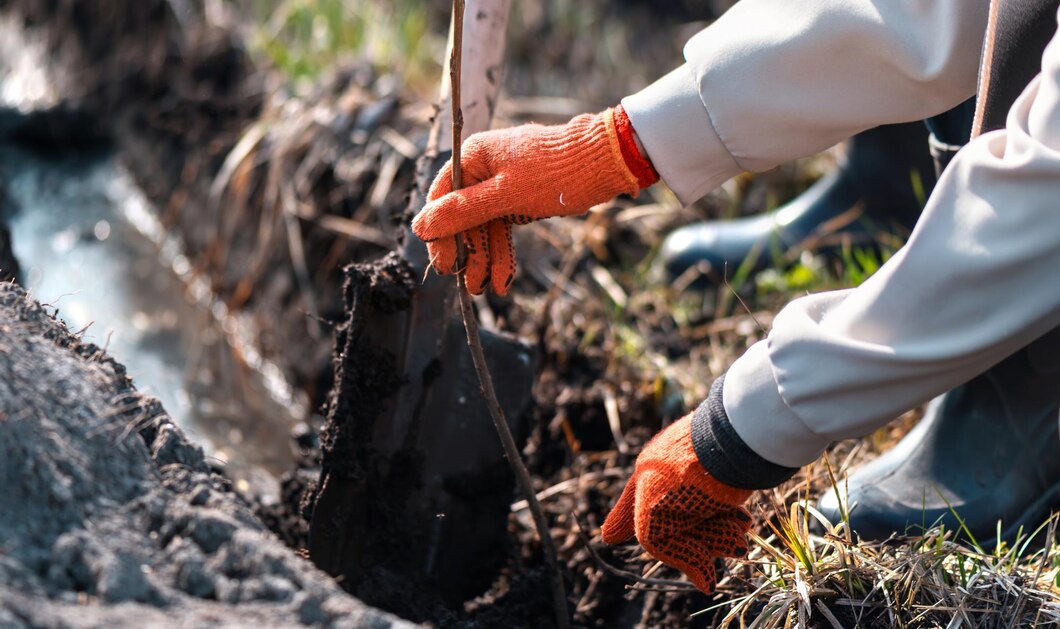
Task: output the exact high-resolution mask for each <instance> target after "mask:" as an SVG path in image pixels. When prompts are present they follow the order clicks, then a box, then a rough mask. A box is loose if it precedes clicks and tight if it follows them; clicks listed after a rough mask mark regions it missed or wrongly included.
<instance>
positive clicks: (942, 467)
mask: <svg viewBox="0 0 1060 629" xmlns="http://www.w3.org/2000/svg"><path fill="white" fill-rule="evenodd" d="M1058 417H1060V329H1058V330H1054V331H1053V332H1051V333H1049V334H1047V335H1046V336H1045V337H1042V338H1041V339H1039V340H1038V341H1036V342H1035V343H1033V344H1032V345H1030V346H1029V347H1027V348H1026V349H1024V350H1021V351H1019V352H1017V353H1016V354H1014V355H1013V356H1011V357H1009V358H1007V359H1005V360H1004V361H1003V362H1001V363H1000V364H998V365H996V366H994V367H992V368H991V369H990V370H989V371H987V372H986V373H984V374H982V375H981V376H979V377H977V378H975V379H974V380H972V381H970V382H968V383H967V384H964V385H962V386H960V387H958V388H956V389H954V390H953V391H950V392H949V393H947V394H946V395H943V396H942V397H940V398H938V399H936V400H934V401H933V402H932V403H931V405H930V406H929V408H928V411H927V414H926V415H925V417H924V419H923V420H921V422H920V423H919V424H918V425H917V426H916V428H914V429H913V430H912V432H910V433H909V434H908V435H907V436H906V437H905V438H904V439H903V440H902V441H901V442H900V443H899V444H898V445H897V446H895V447H894V448H893V449H892V450H890V451H888V452H886V453H884V454H883V455H882V456H880V457H879V458H878V459H876V460H874V461H872V462H871V463H869V464H868V465H866V466H864V467H863V468H861V469H860V470H858V471H857V472H855V473H854V474H853V475H852V476H851V477H850V479H849V481H848V483H846V492H847V504H848V505H849V508H850V526H851V529H852V530H853V531H855V532H856V533H857V534H858V535H859V536H860V537H861V539H864V540H882V539H886V538H887V537H889V536H890V535H891V534H894V533H897V534H904V533H906V532H909V533H911V534H916V533H919V532H921V531H922V530H923V529H924V528H925V527H931V526H932V525H933V524H935V523H936V522H941V523H944V524H945V526H946V528H948V529H951V530H957V529H958V526H959V524H958V522H957V519H956V518H955V517H954V515H953V513H952V512H951V510H950V507H952V508H953V511H956V513H957V514H958V515H959V516H960V517H961V519H963V520H964V522H965V524H966V526H967V527H968V529H969V530H970V531H971V533H972V535H973V536H975V538H976V540H977V541H978V542H979V543H980V544H982V545H983V546H984V548H990V547H993V546H994V545H995V544H996V543H997V523H998V520H1000V521H1001V529H1002V539H1005V540H1008V541H1010V542H1011V541H1012V540H1013V539H1014V538H1015V536H1016V533H1017V532H1018V530H1019V527H1021V526H1022V527H1024V533H1025V534H1029V533H1030V532H1032V531H1033V530H1034V529H1035V528H1037V527H1038V525H1040V524H1041V523H1042V522H1043V521H1044V519H1045V517H1046V516H1047V515H1048V514H1049V511H1050V509H1051V508H1053V507H1055V506H1056V505H1058V504H1060V502H1058V498H1060V432H1058V426H1057V420H1058ZM843 489H844V483H843V482H842V481H840V494H842V493H843ZM819 509H820V510H821V512H822V513H824V515H825V516H826V517H827V518H829V519H830V520H831V521H832V522H836V523H837V522H840V521H841V519H842V518H841V517H840V510H839V503H838V498H837V496H836V495H835V492H834V491H829V492H827V493H826V494H825V495H823V496H822V497H821V500H820V503H819Z"/></svg>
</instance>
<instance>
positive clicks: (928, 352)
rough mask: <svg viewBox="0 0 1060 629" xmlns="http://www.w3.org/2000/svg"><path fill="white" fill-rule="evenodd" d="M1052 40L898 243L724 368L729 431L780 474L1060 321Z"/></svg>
mask: <svg viewBox="0 0 1060 629" xmlns="http://www.w3.org/2000/svg"><path fill="white" fill-rule="evenodd" d="M1057 269H1060V35H1057V36H1055V37H1054V39H1053V41H1052V42H1051V43H1050V44H1049V47H1048V48H1047V49H1046V51H1045V54H1044V56H1043V59H1042V74H1041V75H1040V76H1039V77H1037V78H1036V79H1035V80H1034V81H1033V82H1032V83H1031V84H1030V85H1029V86H1028V87H1027V88H1026V90H1025V91H1024V92H1023V94H1022V95H1021V96H1020V97H1019V99H1018V100H1017V101H1016V103H1015V104H1014V105H1013V107H1012V109H1011V110H1010V112H1009V115H1008V120H1007V124H1006V128H1005V129H1002V130H999V131H995V132H992V133H988V134H985V135H983V136H980V137H979V138H976V139H975V140H973V141H972V142H970V143H969V144H968V145H967V146H966V147H965V148H964V149H962V150H961V151H960V152H959V153H958V154H957V155H956V157H955V158H954V159H953V161H952V162H951V163H950V165H949V167H948V169H947V170H946V172H945V173H944V175H943V176H942V178H941V179H940V180H939V182H938V184H937V185H936V187H935V190H934V193H933V194H932V196H931V198H930V200H929V201H928V204H927V207H926V208H925V210H924V213H923V215H922V216H921V218H920V221H919V223H918V224H917V226H916V228H915V229H914V231H913V234H912V236H911V238H910V240H909V242H908V243H907V244H906V246H905V247H904V248H902V249H901V250H900V251H899V252H898V253H897V254H896V255H895V256H894V257H893V258H892V259H891V260H889V261H888V262H887V263H886V264H885V265H884V266H883V267H882V268H881V269H880V270H879V271H878V272H877V273H876V274H875V275H873V276H872V277H871V278H870V279H869V280H868V281H866V282H865V283H864V284H863V285H861V286H860V287H858V288H856V289H852V290H844V291H836V292H828V293H822V294H817V295H811V296H808V297H803V298H801V299H797V300H795V301H793V302H792V303H790V304H789V305H788V306H787V307H786V308H784V309H783V310H782V311H781V312H780V314H779V315H778V316H777V317H776V319H775V321H774V325H773V329H772V331H771V332H770V334H769V336H768V338H767V339H766V340H764V341H761V342H759V343H758V344H756V345H754V346H753V347H752V348H751V349H750V350H749V351H748V352H747V353H746V354H745V355H744V356H743V357H741V358H740V359H739V360H738V361H737V362H736V363H735V364H734V365H733V367H732V369H730V371H729V372H728V375H727V377H726V381H725V388H724V391H723V392H722V397H723V401H724V408H725V411H726V413H727V415H728V419H729V421H730V422H731V424H732V426H733V428H734V429H735V431H736V433H737V434H739V435H740V437H741V438H742V439H743V441H744V442H746V444H747V445H748V446H750V448H751V449H752V450H754V451H755V452H756V453H758V454H759V455H761V456H762V457H764V458H765V459H767V460H769V461H771V462H773V463H776V464H780V465H786V466H800V465H803V464H805V463H808V462H810V461H811V460H813V459H814V458H816V456H817V455H818V454H819V452H820V451H821V449H823V448H824V447H825V446H826V445H827V444H828V443H829V442H831V441H834V440H838V439H843V438H848V437H855V436H861V435H865V434H867V433H869V432H871V431H872V430H874V429H875V428H877V427H879V426H881V425H882V424H884V423H885V422H887V421H889V420H890V419H892V418H894V417H896V416H897V415H898V414H900V413H902V412H904V411H906V410H908V409H909V408H912V407H913V406H915V405H916V404H918V403H921V402H924V401H926V400H929V399H931V398H932V397H934V396H936V395H938V394H941V393H943V392H945V391H946V390H948V389H950V388H952V387H953V386H956V385H958V384H961V383H962V382H965V381H967V380H969V379H970V378H972V377H974V376H975V375H977V374H979V373H981V372H983V371H985V370H986V369H988V368H989V367H991V366H992V365H993V364H995V363H997V362H999V361H1001V360H1002V359H1004V358H1005V357H1006V356H1008V355H1010V354H1012V353H1013V352H1015V351H1017V350H1019V349H1020V348H1022V347H1024V346H1026V345H1027V344H1029V343H1030V342H1031V341H1033V340H1034V339H1036V338H1038V337H1039V336H1041V335H1043V334H1045V333H1047V332H1049V331H1050V330H1051V329H1053V328H1055V327H1057V326H1060V274H1058V273H1057Z"/></svg>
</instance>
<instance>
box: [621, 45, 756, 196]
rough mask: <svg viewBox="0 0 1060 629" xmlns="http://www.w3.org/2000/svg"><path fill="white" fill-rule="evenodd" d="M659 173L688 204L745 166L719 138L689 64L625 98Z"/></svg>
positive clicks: (634, 127)
mask: <svg viewBox="0 0 1060 629" xmlns="http://www.w3.org/2000/svg"><path fill="white" fill-rule="evenodd" d="M622 106H623V107H624V108H625V110H626V113H627V114H628V115H629V120H630V122H631V123H633V129H634V130H636V132H637V136H638V137H639V138H640V141H641V143H642V144H643V145H644V149H645V150H646V151H647V153H648V159H650V160H651V163H652V165H653V166H655V170H656V171H657V172H658V173H659V176H660V177H661V178H662V180H663V181H664V182H665V183H666V185H667V186H669V187H670V189H671V190H673V191H674V194H676V195H677V198H678V199H679V200H680V201H681V203H684V204H685V205H688V204H689V203H692V202H693V201H695V200H696V199H698V198H700V197H702V196H703V195H705V194H707V193H708V192H710V191H711V190H713V189H714V188H717V187H718V186H719V185H721V184H722V183H724V182H725V181H726V180H728V179H730V178H732V177H734V176H736V175H738V174H740V173H741V172H743V169H742V168H740V166H739V164H737V163H736V161H735V160H734V159H733V158H732V155H731V154H730V153H729V150H728V149H727V148H725V145H724V144H723V143H722V141H721V138H719V137H718V134H717V132H716V131H715V130H714V125H713V123H712V122H711V119H710V115H709V114H708V113H707V110H706V107H705V106H704V105H703V100H702V99H701V98H700V95H699V90H698V89H697V87H696V79H695V76H693V74H692V70H691V68H690V67H689V66H688V65H687V64H685V65H682V66H681V67H679V68H677V69H676V70H674V71H673V72H670V73H669V74H667V75H666V76H664V77H662V78H661V79H659V80H658V81H656V82H654V83H652V84H651V85H649V86H648V87H646V88H644V89H643V90H641V91H639V92H637V93H636V94H633V95H632V96H627V97H625V98H623V99H622Z"/></svg>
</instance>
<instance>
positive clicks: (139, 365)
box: [0, 145, 302, 496]
mask: <svg viewBox="0 0 1060 629" xmlns="http://www.w3.org/2000/svg"><path fill="white" fill-rule="evenodd" d="M0 172H2V173H3V179H4V183H5V185H4V188H5V190H4V193H5V194H6V199H5V205H6V206H7V207H6V208H5V211H6V212H7V214H8V215H9V222H10V228H11V232H12V242H13V247H14V252H15V256H16V258H17V259H18V260H19V262H20V264H21V266H22V274H23V277H22V281H23V282H24V285H25V286H26V288H27V289H28V290H29V291H30V292H31V294H32V295H33V296H34V297H35V298H37V299H38V300H40V301H41V302H42V303H45V304H50V305H51V306H53V307H55V308H56V309H58V313H59V317H60V318H62V319H64V320H65V321H66V323H67V324H68V326H69V327H70V329H72V330H82V329H83V330H84V334H83V336H84V338H85V339H86V340H87V341H90V342H93V343H96V344H97V345H99V346H100V347H105V348H106V349H107V351H109V352H110V353H111V354H112V355H113V356H114V357H115V358H117V359H118V360H119V361H121V362H122V363H124V364H125V365H126V366H127V367H128V369H129V373H130V374H133V377H134V381H135V383H136V385H137V387H138V388H139V389H140V390H141V391H144V392H146V393H148V394H150V395H154V396H156V397H157V398H159V400H161V402H162V404H163V406H164V407H165V408H166V410H167V411H168V412H169V414H170V416H171V417H172V418H173V420H174V422H175V423H176V424H178V425H179V426H180V427H181V428H182V429H183V430H184V431H185V432H186V433H188V435H189V436H190V437H191V438H192V439H193V440H195V441H197V442H198V443H200V444H202V445H203V447H204V448H205V449H206V452H207V455H208V456H210V457H213V458H214V459H216V460H217V461H218V462H222V463H224V464H225V467H226V470H227V472H228V474H229V475H230V476H231V478H232V479H233V481H234V482H235V483H236V484H237V487H239V488H240V489H243V490H251V489H253V490H254V493H259V494H262V495H264V496H275V495H276V493H277V491H276V481H275V478H276V477H278V476H279V475H280V474H281V473H283V472H284V471H286V470H288V469H290V467H291V466H292V463H293V456H292V453H291V450H290V448H289V447H288V445H287V444H288V442H289V435H290V431H291V428H292V427H293V426H294V424H295V423H296V420H295V417H301V416H302V411H301V410H299V407H300V406H301V404H302V403H301V402H300V401H299V400H297V399H296V398H295V396H294V395H293V394H292V393H291V392H290V389H289V388H288V387H287V386H286V384H285V383H284V382H282V379H281V378H280V377H279V376H278V375H276V373H278V372H276V373H274V374H272V376H271V377H268V372H269V371H270V369H269V366H268V365H267V364H264V363H262V362H261V360H260V358H259V357H257V355H256V354H255V352H254V349H253V347H252V345H250V344H249V343H246V342H245V341H244V340H242V339H241V337H242V336H243V335H244V332H245V331H244V330H243V329H242V327H243V326H242V324H241V323H240V321H239V320H238V319H237V318H236V317H234V316H232V315H230V314H229V313H228V312H227V311H226V309H225V307H224V304H222V303H220V302H219V301H217V300H216V299H215V298H214V297H213V295H212V294H210V291H209V289H208V287H207V286H206V285H205V283H204V282H202V281H201V280H199V279H197V278H196V276H195V273H194V272H193V270H192V269H191V267H190V264H189V262H188V260H187V258H185V257H184V256H183V254H182V253H181V252H180V244H179V242H177V241H175V240H173V239H172V237H169V238H166V237H165V236H164V232H163V230H162V228H161V226H160V225H159V224H158V223H157V221H156V220H155V219H154V214H153V211H152V210H151V209H150V208H149V207H148V205H147V202H146V201H145V200H144V198H143V196H142V195H141V193H140V192H139V190H137V188H136V187H135V185H134V184H133V182H132V179H131V177H130V176H129V175H128V174H127V173H126V172H125V171H124V169H122V168H121V166H120V165H119V164H118V162H117V160H116V159H115V157H114V155H113V154H112V153H111V152H110V151H109V150H108V149H107V148H99V149H95V150H88V151H78V152H77V153H75V154H63V155H55V154H39V153H34V152H31V151H29V150H26V149H24V148H20V147H16V146H11V145H3V146H0Z"/></svg>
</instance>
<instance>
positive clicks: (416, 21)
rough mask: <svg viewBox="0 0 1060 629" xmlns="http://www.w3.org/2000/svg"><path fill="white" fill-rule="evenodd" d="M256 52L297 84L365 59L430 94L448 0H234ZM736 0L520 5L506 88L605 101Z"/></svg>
mask: <svg viewBox="0 0 1060 629" xmlns="http://www.w3.org/2000/svg"><path fill="white" fill-rule="evenodd" d="M231 1H232V2H234V3H235V4H236V5H237V7H238V8H239V9H240V10H241V13H242V14H243V15H245V16H248V17H249V18H250V19H251V22H252V23H251V24H250V25H249V28H250V29H251V36H250V37H249V40H250V42H251V45H252V47H253V49H254V51H255V53H257V55H258V56H259V57H260V58H261V59H263V60H265V61H266V62H267V63H268V64H271V65H272V66H273V67H275V68H276V69H278V70H280V71H281V72H283V73H284V74H285V75H286V76H288V77H289V78H290V79H292V80H293V81H310V80H313V79H315V78H317V77H319V76H320V75H321V74H324V73H326V72H327V71H328V70H329V69H331V68H334V67H336V66H337V65H339V64H342V63H344V62H350V61H366V62H368V63H371V64H372V65H373V66H375V68H376V69H377V70H379V71H381V72H392V73H396V74H398V75H399V76H400V77H401V80H402V81H403V82H404V83H405V84H406V86H407V87H408V88H410V89H412V90H413V91H414V92H416V93H419V94H422V95H423V96H425V97H431V96H433V93H434V90H435V88H436V86H437V83H438V77H439V72H440V69H441V61H442V58H443V56H444V50H445V43H446V36H447V32H448V24H449V14H450V10H451V6H450V3H449V2H446V1H443V0H435V1H433V2H423V1H417V0H231ZM731 3H732V2H731V0H671V1H668V2H665V3H660V2H652V1H650V0H612V1H604V0H542V1H535V2H518V1H517V2H514V3H513V7H512V17H511V22H510V25H509V33H508V60H509V65H508V68H507V69H506V71H507V74H506V76H507V80H506V86H507V88H508V91H509V93H510V94H512V95H514V96H535V97H563V98H568V99H573V100H576V101H581V102H583V103H585V104H586V106H588V107H590V108H598V107H602V106H607V105H610V104H613V103H614V102H617V100H618V99H619V98H621V97H622V96H624V95H626V94H628V93H630V92H632V91H635V90H637V89H640V88H641V87H643V86H645V85H647V84H648V83H650V82H651V81H652V80H653V79H655V78H656V77H658V76H661V75H662V74H664V73H665V72H666V71H668V70H670V69H671V68H673V67H675V66H676V65H678V64H679V63H681V61H682V57H681V48H682V46H683V44H684V42H685V40H686V39H687V38H688V37H689V36H690V35H691V34H692V33H694V32H695V31H697V30H699V29H700V28H702V27H704V26H706V24H707V23H709V22H710V21H711V20H713V19H715V18H716V17H717V15H719V14H720V13H721V12H722V11H723V10H724V9H725V8H726V7H727V6H728V5H730V4H731Z"/></svg>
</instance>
